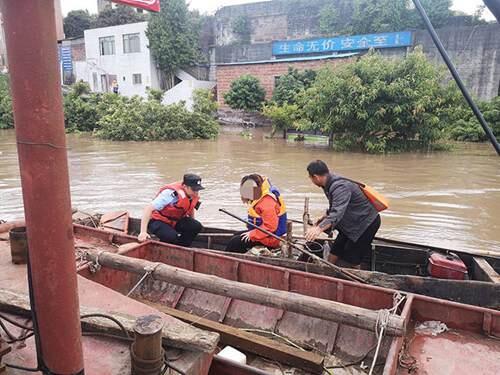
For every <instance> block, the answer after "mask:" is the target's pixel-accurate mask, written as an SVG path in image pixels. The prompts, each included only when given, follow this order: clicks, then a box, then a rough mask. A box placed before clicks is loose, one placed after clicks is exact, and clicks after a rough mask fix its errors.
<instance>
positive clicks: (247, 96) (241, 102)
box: [224, 74, 266, 111]
mask: <svg viewBox="0 0 500 375" xmlns="http://www.w3.org/2000/svg"><path fill="white" fill-rule="evenodd" d="M265 97H266V92H265V91H264V88H263V87H262V86H261V84H260V82H259V80H258V79H257V78H256V77H254V76H252V75H250V74H245V75H242V76H240V77H239V78H238V79H235V80H234V81H233V82H231V87H230V89H229V91H228V92H227V93H226V94H225V95H224V101H225V102H226V104H227V105H229V106H230V107H231V108H233V109H243V110H246V111H258V110H260V109H261V108H262V104H263V103H264V100H265Z"/></svg>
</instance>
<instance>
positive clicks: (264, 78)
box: [217, 58, 353, 109]
mask: <svg viewBox="0 0 500 375" xmlns="http://www.w3.org/2000/svg"><path fill="white" fill-rule="evenodd" d="M352 59H353V58H344V59H323V60H312V61H299V62H269V63H262V64H238V65H218V66H217V101H218V102H219V105H220V106H221V108H223V109H227V108H228V106H226V105H225V103H224V94H225V93H226V92H228V91H229V88H230V86H231V82H233V81H234V80H235V79H236V78H238V77H240V76H242V75H244V74H251V75H253V76H255V77H257V78H258V79H259V81H260V83H261V85H262V87H264V90H265V91H266V99H271V97H272V95H273V90H274V81H275V78H276V77H279V76H281V75H283V74H286V73H287V71H288V67H293V68H295V69H298V70H299V71H301V70H305V69H315V70H316V69H320V68H322V67H324V66H325V65H329V66H331V67H335V66H338V65H340V64H346V63H349V62H351V61H353V60H352Z"/></svg>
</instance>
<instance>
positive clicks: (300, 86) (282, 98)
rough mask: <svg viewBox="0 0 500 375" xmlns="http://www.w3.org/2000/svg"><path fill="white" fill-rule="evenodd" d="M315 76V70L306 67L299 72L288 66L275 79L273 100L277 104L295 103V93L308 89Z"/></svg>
mask: <svg viewBox="0 0 500 375" xmlns="http://www.w3.org/2000/svg"><path fill="white" fill-rule="evenodd" d="M315 78H316V71H314V70H311V69H306V70H304V71H302V72H299V71H298V70H297V69H294V68H292V67H289V68H288V72H287V74H284V75H282V76H280V77H278V79H277V80H276V85H275V88H274V91H273V101H274V102H275V103H277V104H278V105H283V104H285V103H288V104H295V103H296V100H297V95H298V94H299V93H300V92H301V91H303V90H306V89H308V88H309V87H310V86H311V85H312V84H313V82H314V79H315Z"/></svg>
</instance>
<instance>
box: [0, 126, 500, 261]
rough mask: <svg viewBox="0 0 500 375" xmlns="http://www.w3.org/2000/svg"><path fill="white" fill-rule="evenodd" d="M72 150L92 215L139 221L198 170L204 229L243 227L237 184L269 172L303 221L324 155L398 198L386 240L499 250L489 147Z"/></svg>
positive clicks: (83, 141)
mask: <svg viewBox="0 0 500 375" xmlns="http://www.w3.org/2000/svg"><path fill="white" fill-rule="evenodd" d="M68 146H69V152H68V153H69V166H70V176H71V193H72V204H73V207H77V208H79V209H80V210H84V211H88V212H105V211H110V210H117V209H127V210H129V211H130V212H131V213H132V214H133V215H135V216H139V215H140V214H141V210H142V208H143V207H144V205H146V204H147V203H148V202H149V201H150V200H151V199H152V198H153V197H154V195H155V193H156V191H157V190H158V188H159V187H160V186H162V184H164V183H166V182H171V181H174V180H178V179H180V178H181V177H182V174H183V173H184V172H185V171H190V172H194V173H198V174H200V175H201V176H202V177H203V184H204V185H205V186H206V188H207V189H206V190H204V191H203V192H202V200H203V204H202V206H201V208H200V210H199V215H198V217H199V218H200V219H201V220H202V221H203V222H204V223H205V224H211V225H218V226H227V227H233V228H239V227H240V224H239V223H237V222H235V221H234V220H233V219H231V218H229V217H227V216H224V215H223V214H222V213H220V212H218V208H220V207H224V208H226V209H228V210H231V211H233V212H235V213H237V214H240V215H242V216H243V215H244V212H245V210H244V207H243V206H242V204H241V201H240V199H239V194H238V192H239V181H240V178H241V177H242V176H243V175H244V174H248V173H252V172H257V173H261V174H265V175H267V176H269V177H270V178H271V180H272V182H273V183H274V184H275V185H277V186H278V187H280V188H281V189H282V191H283V194H284V197H285V200H286V203H287V205H288V207H289V212H290V214H289V216H290V217H291V218H297V219H300V218H301V216H302V210H303V206H304V197H306V196H309V197H310V198H311V211H312V213H313V214H315V215H319V214H320V213H321V212H322V210H323V209H324V208H326V198H325V197H324V195H323V194H322V192H321V191H320V189H318V188H316V187H314V186H312V184H311V183H310V181H309V179H308V178H307V173H306V170H305V168H306V165H307V163H308V162H309V161H311V160H312V159H323V160H325V161H326V162H327V163H328V164H329V165H330V167H331V168H332V169H333V170H335V171H336V172H338V173H340V174H343V175H345V176H348V177H350V178H352V179H357V180H360V181H363V182H365V183H367V184H370V185H372V186H374V187H375V188H376V189H377V190H379V191H380V192H381V193H383V194H384V195H386V196H387V197H388V198H389V199H390V202H391V209H390V210H388V211H385V212H384V213H383V217H382V228H381V230H380V232H379V235H381V236H385V237H390V238H395V239H402V240H408V241H413V242H419V243H426V244H429V245H434V246H442V247H448V248H455V249H489V250H496V251H499V252H500V158H499V157H497V156H496V155H495V154H494V151H493V149H492V148H491V147H490V146H489V145H467V146H463V147H461V148H460V149H457V150H456V151H453V152H450V153H434V154H422V153H412V154H400V155H385V156H378V155H364V154H357V153H334V152H331V151H329V150H327V149H325V148H323V147H318V146H312V145H307V144H306V145H304V144H300V143H295V142H285V141H284V140H269V139H266V137H265V135H264V133H263V132H262V131H260V130H255V131H254V133H253V137H251V138H249V137H242V136H241V135H240V134H239V130H234V131H228V130H226V131H225V132H224V133H223V134H222V135H221V136H220V137H219V139H218V140H216V141H182V142H157V143H135V142H107V141H101V140H98V139H95V138H92V137H91V136H88V135H68ZM48 214H49V215H50V213H48ZM19 217H22V196H21V186H20V179H19V168H18V161H17V154H16V147H15V139H14V132H13V131H10V130H9V131H0V219H14V218H19ZM297 226H299V225H297Z"/></svg>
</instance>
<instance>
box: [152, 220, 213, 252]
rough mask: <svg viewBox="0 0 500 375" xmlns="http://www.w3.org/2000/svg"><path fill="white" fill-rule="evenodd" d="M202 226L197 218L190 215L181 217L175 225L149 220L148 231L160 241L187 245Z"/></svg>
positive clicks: (189, 244)
mask: <svg viewBox="0 0 500 375" xmlns="http://www.w3.org/2000/svg"><path fill="white" fill-rule="evenodd" d="M202 228H203V226H202V225H201V223H200V222H199V221H198V220H195V219H193V218H191V217H183V218H182V219H180V220H179V221H178V222H177V224H176V225H175V227H172V226H171V225H168V224H167V223H164V222H163V221H161V220H150V222H149V224H148V232H149V233H151V234H154V235H155V236H156V237H158V238H159V239H160V241H161V242H168V243H172V244H175V245H180V246H186V247H189V246H191V244H192V243H193V240H194V239H195V237H196V236H197V235H198V233H200V232H201V229H202Z"/></svg>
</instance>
